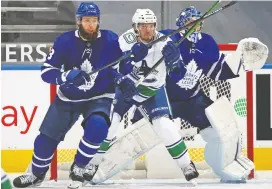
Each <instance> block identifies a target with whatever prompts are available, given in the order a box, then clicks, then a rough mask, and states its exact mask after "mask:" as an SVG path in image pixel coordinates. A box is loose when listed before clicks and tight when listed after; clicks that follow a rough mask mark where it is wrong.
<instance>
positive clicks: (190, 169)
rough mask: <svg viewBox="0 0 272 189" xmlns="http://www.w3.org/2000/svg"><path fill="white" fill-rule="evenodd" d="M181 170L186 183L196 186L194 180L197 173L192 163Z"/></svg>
mask: <svg viewBox="0 0 272 189" xmlns="http://www.w3.org/2000/svg"><path fill="white" fill-rule="evenodd" d="M181 170H182V172H183V174H184V176H185V179H186V180H187V181H190V182H192V184H193V185H197V182H196V180H195V178H197V177H198V176H199V173H198V172H197V170H196V167H195V164H194V163H193V162H192V161H191V163H190V164H189V165H188V166H186V167H185V168H183V169H181Z"/></svg>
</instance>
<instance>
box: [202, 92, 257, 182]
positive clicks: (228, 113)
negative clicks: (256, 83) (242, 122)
mask: <svg viewBox="0 0 272 189" xmlns="http://www.w3.org/2000/svg"><path fill="white" fill-rule="evenodd" d="M205 113H206V116H207V118H208V120H209V121H210V123H211V127H209V128H206V129H204V130H202V131H200V135H201V136H202V138H203V140H204V141H206V142H207V144H206V146H205V151H204V157H205V160H206V162H207V163H208V165H209V166H210V167H211V168H212V169H213V171H214V173H215V174H217V175H218V176H219V177H220V178H221V182H235V183H237V182H238V183H239V182H241V183H243V182H245V181H246V179H247V177H248V175H249V174H250V172H251V170H253V169H254V163H253V162H252V161H250V160H249V159H248V158H247V157H245V156H244V155H243V154H242V153H241V151H242V143H241V142H242V141H241V132H240V130H239V127H238V124H237V121H236V118H235V112H234V109H233V107H232V105H231V103H230V102H229V100H228V99H227V98H226V97H225V96H222V97H221V98H219V99H217V100H216V101H215V102H214V103H213V104H212V105H210V106H209V107H207V108H206V109H205Z"/></svg>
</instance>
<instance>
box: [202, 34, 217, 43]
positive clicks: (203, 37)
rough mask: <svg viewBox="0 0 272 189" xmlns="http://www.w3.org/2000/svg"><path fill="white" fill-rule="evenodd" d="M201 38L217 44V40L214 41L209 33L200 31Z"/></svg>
mask: <svg viewBox="0 0 272 189" xmlns="http://www.w3.org/2000/svg"><path fill="white" fill-rule="evenodd" d="M200 34H201V39H202V40H203V41H204V42H205V43H214V44H217V42H216V41H215V39H214V38H213V36H211V35H210V34H207V33H204V32H201V33H200Z"/></svg>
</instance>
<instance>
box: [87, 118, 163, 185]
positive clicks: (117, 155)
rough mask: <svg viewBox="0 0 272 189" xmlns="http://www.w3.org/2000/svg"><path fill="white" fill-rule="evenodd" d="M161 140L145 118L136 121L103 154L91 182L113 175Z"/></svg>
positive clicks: (98, 181) (101, 180) (103, 179)
mask: <svg viewBox="0 0 272 189" xmlns="http://www.w3.org/2000/svg"><path fill="white" fill-rule="evenodd" d="M161 142H162V141H161V139H160V138H159V137H158V136H157V135H156V134H155V132H154V131H153V129H152V125H151V124H150V123H149V122H147V121H146V120H145V119H142V120H140V121H138V122H136V123H135V124H134V125H133V126H132V127H128V128H127V129H126V130H125V133H124V134H123V135H122V136H120V137H118V139H117V140H115V141H114V143H113V145H112V146H111V147H110V148H109V149H108V151H107V152H106V153H105V154H104V156H103V161H102V162H101V163H100V164H99V168H98V171H97V173H96V174H95V176H94V178H93V180H92V182H93V183H95V184H98V183H101V182H103V181H105V180H107V179H109V178H111V177H113V176H114V175H116V174H117V173H118V172H119V171H120V170H122V169H123V168H125V167H126V166H127V165H129V164H131V163H132V162H133V161H135V160H136V159H138V158H139V157H141V156H142V155H144V154H145V153H146V152H148V151H149V150H150V149H152V148H153V147H155V146H156V145H158V144H159V143H161Z"/></svg>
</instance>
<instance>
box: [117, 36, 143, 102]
mask: <svg viewBox="0 0 272 189" xmlns="http://www.w3.org/2000/svg"><path fill="white" fill-rule="evenodd" d="M124 44H125V45H126V44H127V42H126V40H125V39H124V37H123V35H121V36H120V37H119V39H118V41H117V42H116V41H115V42H114V45H113V47H114V49H116V51H117V53H115V55H117V54H118V58H119V57H120V56H121V55H124V54H125V53H129V51H125V52H123V51H124V49H122V47H123V46H125V45H124ZM131 52H132V56H131V57H128V58H127V59H125V60H123V61H122V62H120V63H119V64H117V65H115V66H113V67H112V68H113V74H114V78H115V83H116V87H118V88H119V89H120V91H121V92H122V93H123V95H124V99H125V100H126V101H130V100H132V98H133V96H135V95H137V94H138V89H137V87H136V85H135V82H134V81H133V80H132V79H130V78H129V77H128V73H130V71H131V69H129V70H130V71H128V70H126V71H124V69H126V67H130V68H131V65H130V62H132V61H134V62H139V61H141V60H143V59H144V58H145V56H146V55H147V53H148V48H147V47H146V45H145V44H143V43H135V44H134V45H133V46H132V48H131ZM118 58H117V56H116V57H115V59H118Z"/></svg>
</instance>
